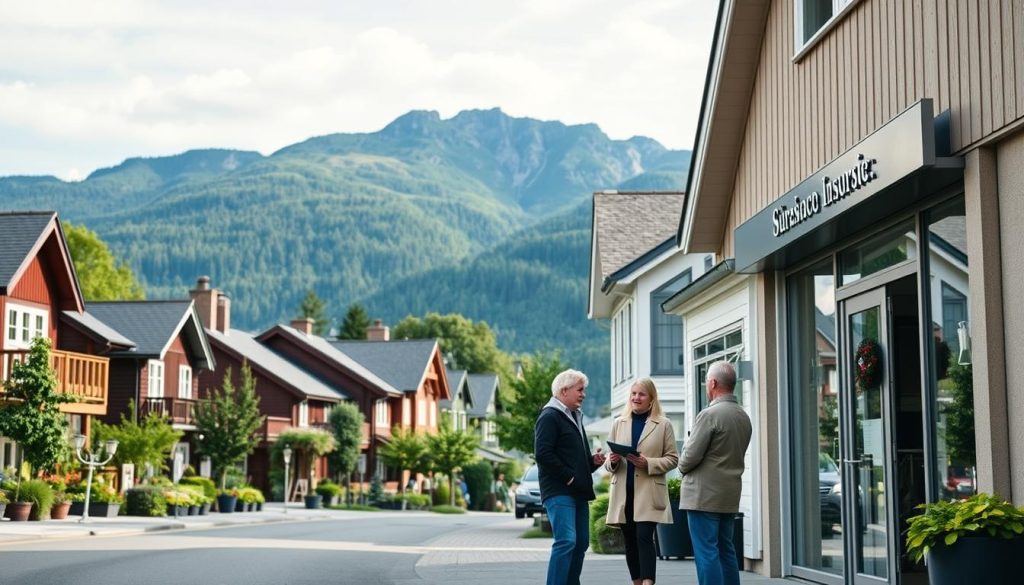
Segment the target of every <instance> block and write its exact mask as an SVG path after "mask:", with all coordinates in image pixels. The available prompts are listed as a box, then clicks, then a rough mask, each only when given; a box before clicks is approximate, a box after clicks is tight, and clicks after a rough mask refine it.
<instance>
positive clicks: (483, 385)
mask: <svg viewBox="0 0 1024 585" xmlns="http://www.w3.org/2000/svg"><path fill="white" fill-rule="evenodd" d="M469 393H470V394H471V395H472V396H473V408H471V409H469V410H468V411H467V412H468V414H469V416H470V418H485V417H486V416H487V407H488V406H490V404H491V401H494V403H495V406H497V403H498V374H470V375H469Z"/></svg>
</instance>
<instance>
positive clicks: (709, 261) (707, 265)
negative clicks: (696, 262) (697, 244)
mask: <svg viewBox="0 0 1024 585" xmlns="http://www.w3.org/2000/svg"><path fill="white" fill-rule="evenodd" d="M714 265H715V257H714V256H712V255H711V254H708V255H707V256H705V257H704V272H707V271H708V270H711V267H712V266H714Z"/></svg>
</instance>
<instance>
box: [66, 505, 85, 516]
mask: <svg viewBox="0 0 1024 585" xmlns="http://www.w3.org/2000/svg"><path fill="white" fill-rule="evenodd" d="M82 514H85V502H71V508H70V509H68V516H81V515H82Z"/></svg>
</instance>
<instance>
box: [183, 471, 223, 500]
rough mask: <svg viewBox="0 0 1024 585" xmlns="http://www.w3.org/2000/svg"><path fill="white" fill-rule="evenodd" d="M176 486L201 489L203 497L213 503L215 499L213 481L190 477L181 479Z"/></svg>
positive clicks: (215, 487) (215, 485) (215, 492)
mask: <svg viewBox="0 0 1024 585" xmlns="http://www.w3.org/2000/svg"><path fill="white" fill-rule="evenodd" d="M178 484H179V485H183V486H185V485H189V486H197V487H200V488H202V490H203V495H205V496H206V497H208V498H210V501H213V500H214V498H216V497H217V484H216V483H214V481H213V480H212V479H210V478H208V477H200V476H198V475H190V476H186V477H183V478H181V481H179V482H178Z"/></svg>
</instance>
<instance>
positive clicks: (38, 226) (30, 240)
mask: <svg viewBox="0 0 1024 585" xmlns="http://www.w3.org/2000/svg"><path fill="white" fill-rule="evenodd" d="M56 215H57V214H56V213H54V212H52V211H26V212H21V211H19V212H0V294H5V293H6V292H7V288H8V287H9V286H10V285H11V280H12V279H13V278H14V275H15V273H16V272H18V269H19V268H21V265H22V264H23V263H24V262H25V258H26V257H27V256H28V254H29V252H31V251H32V248H33V247H35V245H36V242H38V241H39V237H40V236H41V235H43V230H45V229H46V227H47V226H48V225H50V222H51V221H53V218H54V217H55V216H56Z"/></svg>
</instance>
